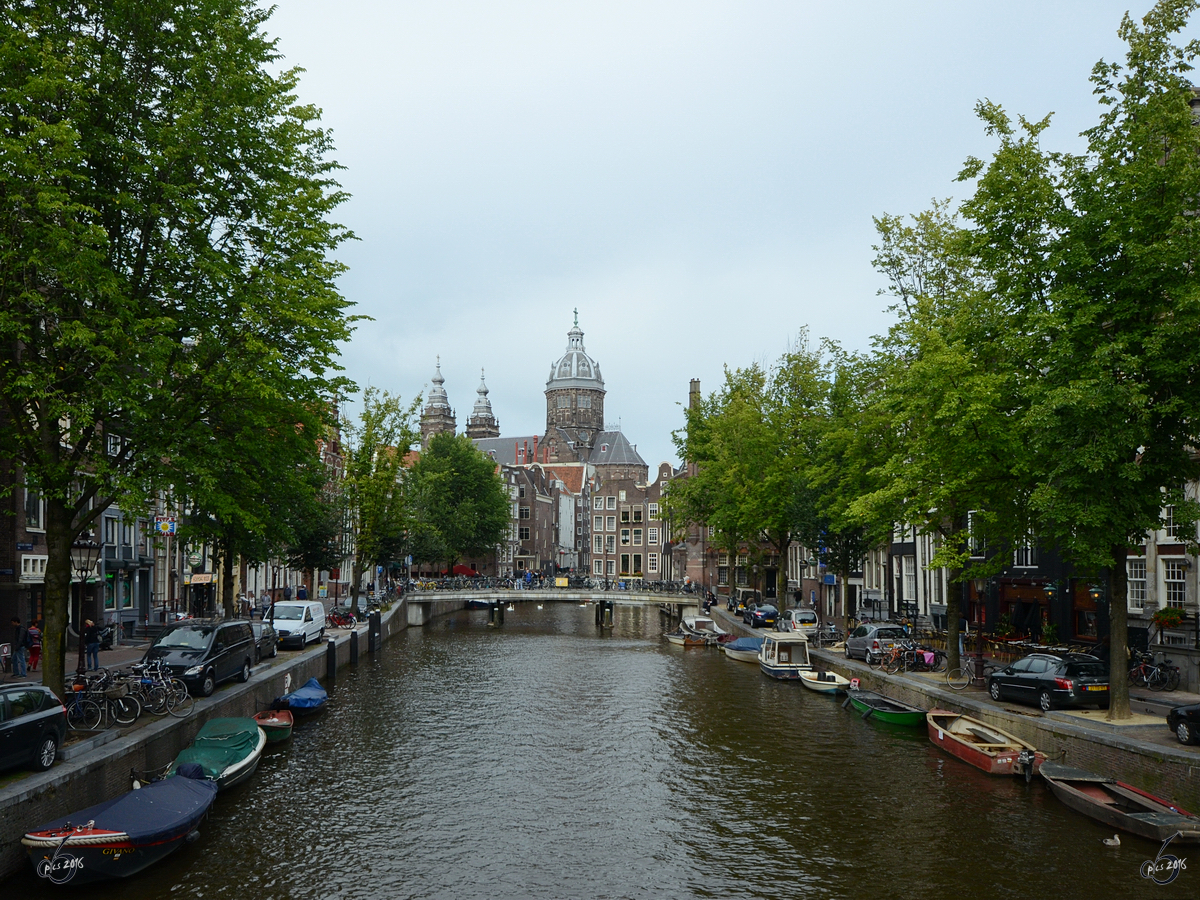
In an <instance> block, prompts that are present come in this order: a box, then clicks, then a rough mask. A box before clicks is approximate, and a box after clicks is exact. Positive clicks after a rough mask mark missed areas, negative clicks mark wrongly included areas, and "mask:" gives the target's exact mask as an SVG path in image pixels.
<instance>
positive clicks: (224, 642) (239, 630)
mask: <svg viewBox="0 0 1200 900" xmlns="http://www.w3.org/2000/svg"><path fill="white" fill-rule="evenodd" d="M152 659H161V660H162V661H163V663H165V664H166V666H167V668H169V669H170V670H171V675H172V676H173V677H175V678H178V679H180V680H181V681H182V682H183V683H184V684H185V685H187V688H188V690H189V691H190V692H191V693H193V694H197V695H199V696H201V697H207V696H209V694H211V693H212V692H213V691H214V690H216V688H217V685H218V684H220V683H221V682H222V681H227V680H229V679H230V678H236V679H238V681H249V680H250V668H251V666H253V665H254V659H255V645H254V632H253V631H251V630H250V623H249V622H241V621H236V622H220V621H216V620H213V619H189V620H187V621H184V622H179V623H177V624H175V625H172V626H171V627H170V628H168V629H167V630H166V631H164V632H163V633H162V634H160V635H159V636H158V637H157V638H156V639H155V641H154V643H153V644H151V645H150V649H149V650H147V651H146V655H145V657H144V658H143V662H149V661H150V660H152Z"/></svg>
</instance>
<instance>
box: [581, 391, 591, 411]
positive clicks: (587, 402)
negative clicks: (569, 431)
mask: <svg viewBox="0 0 1200 900" xmlns="http://www.w3.org/2000/svg"><path fill="white" fill-rule="evenodd" d="M579 408H580V409H591V408H592V396H591V394H580V395H579Z"/></svg>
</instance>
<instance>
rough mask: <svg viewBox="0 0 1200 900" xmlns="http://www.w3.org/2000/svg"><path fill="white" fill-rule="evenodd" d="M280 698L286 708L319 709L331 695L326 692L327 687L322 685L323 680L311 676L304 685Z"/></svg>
mask: <svg viewBox="0 0 1200 900" xmlns="http://www.w3.org/2000/svg"><path fill="white" fill-rule="evenodd" d="M279 699H280V700H281V701H283V703H282V706H283V708H284V709H317V708H318V707H320V706H322V705H324V703H325V701H326V700H328V699H329V695H328V694H327V693H325V688H323V687H321V682H319V681H317V679H315V678H310V679H308V681H306V682H304V685H303V686H302V687H298V688H296V690H294V691H292V692H291V693H290V694H284V695H283V696H282V697H280V698H279Z"/></svg>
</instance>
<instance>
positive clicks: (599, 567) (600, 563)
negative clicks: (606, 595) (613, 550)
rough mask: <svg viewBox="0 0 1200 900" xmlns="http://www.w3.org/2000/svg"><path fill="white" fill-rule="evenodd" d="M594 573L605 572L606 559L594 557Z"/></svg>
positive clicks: (601, 573)
mask: <svg viewBox="0 0 1200 900" xmlns="http://www.w3.org/2000/svg"><path fill="white" fill-rule="evenodd" d="M592 574H593V575H603V574H604V560H602V559H593V560H592Z"/></svg>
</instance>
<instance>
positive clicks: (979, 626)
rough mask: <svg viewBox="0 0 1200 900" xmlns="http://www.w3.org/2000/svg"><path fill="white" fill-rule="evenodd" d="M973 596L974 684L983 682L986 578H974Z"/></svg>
mask: <svg viewBox="0 0 1200 900" xmlns="http://www.w3.org/2000/svg"><path fill="white" fill-rule="evenodd" d="M972 583H973V584H974V585H975V596H976V597H978V598H979V607H978V609H977V610H976V613H975V677H974V678H973V679H972V680H973V681H974V682H975V684H977V685H982V684H983V602H984V592H985V591H986V590H987V579H986V578H974V579H972Z"/></svg>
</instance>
